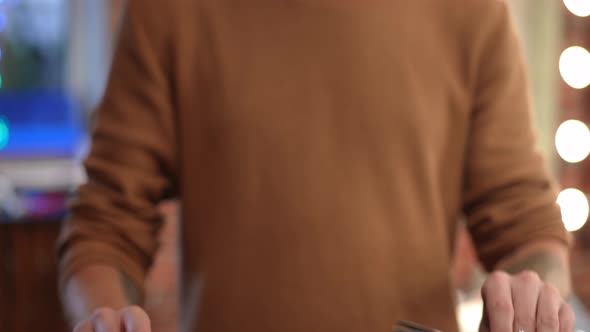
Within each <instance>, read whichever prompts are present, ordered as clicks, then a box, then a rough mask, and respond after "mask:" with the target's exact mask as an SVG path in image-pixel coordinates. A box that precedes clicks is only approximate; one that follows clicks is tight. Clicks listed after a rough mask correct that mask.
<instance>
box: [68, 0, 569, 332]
mask: <svg viewBox="0 0 590 332" xmlns="http://www.w3.org/2000/svg"><path fill="white" fill-rule="evenodd" d="M509 16H510V14H509V12H508V9H507V5H506V4H505V3H504V2H503V1H499V0H444V1H443V0H421V1H409V0H388V1H385V0H369V1H347V0H345V1H336V0H275V1H270V0H250V1H237V0H169V1H165V2H164V1H156V0H132V1H131V4H130V8H129V9H128V13H127V17H126V19H125V23H124V27H123V31H122V35H121V37H120V43H119V47H118V51H117V53H116V56H115V60H114V65H113V69H112V74H111V79H110V83H109V86H108V89H107V92H106V96H105V98H104V101H103V103H102V105H101V107H100V110H99V111H98V114H97V118H96V128H95V131H94V135H93V146H92V150H91V152H90V155H89V157H88V160H87V161H86V167H87V171H88V175H89V181H88V183H87V184H85V185H84V186H82V187H81V188H80V190H79V198H78V199H77V201H76V202H75V204H74V205H73V207H72V210H71V212H72V214H71V217H70V218H69V220H68V221H67V222H66V224H65V225H64V229H63V234H62V237H61V241H60V250H59V252H60V257H61V272H62V279H63V280H65V279H67V278H68V276H70V275H71V274H72V273H74V272H75V271H77V270H78V269H80V268H81V267H83V266H85V265H87V264H92V263H106V264H110V265H112V266H114V267H117V268H118V269H120V270H121V271H124V272H125V273H127V274H128V275H130V276H131V277H132V278H133V279H134V280H135V281H136V282H137V283H138V285H142V282H143V279H144V275H145V272H146V270H147V269H148V268H149V266H150V262H151V259H152V256H153V255H154V252H155V251H156V250H157V249H158V245H157V240H156V239H157V232H158V229H159V227H160V225H161V220H160V217H159V215H158V213H157V210H156V203H158V202H159V201H160V200H161V199H162V198H163V197H165V195H168V194H174V195H178V196H179V197H181V199H182V202H183V209H182V223H181V240H182V242H181V244H180V245H181V251H182V258H181V265H182V272H181V275H182V282H181V284H182V291H181V294H182V296H181V297H182V298H181V301H182V302H181V303H182V306H181V308H182V318H181V326H182V331H199V332H224V331H227V332H229V331H232V332H235V331H246V332H250V331H251V332H270V331H284V332H287V331H293V332H304V331H305V332H309V331H322V332H324V331H338V332H360V331H390V329H391V326H392V325H393V324H394V322H395V321H396V319H400V318H401V319H408V320H414V321H417V322H420V323H423V324H426V325H430V326H433V327H436V328H439V329H442V330H445V331H451V332H452V331H455V330H456V328H457V327H456V322H455V316H454V311H453V309H454V304H453V293H452V289H451V286H450V277H449V263H450V259H451V253H452V247H453V243H452V242H453V241H452V239H453V232H454V229H455V224H456V222H457V220H458V218H460V217H461V216H462V215H465V216H466V217H467V220H468V227H469V229H470V231H471V233H472V235H473V236H474V239H475V241H476V244H477V249H478V252H479V255H480V258H481V260H482V261H483V262H484V264H485V266H486V267H488V268H493V266H494V265H495V264H496V263H497V262H498V261H499V260H500V259H502V258H503V257H506V255H508V254H509V253H511V252H513V250H514V249H515V248H517V247H518V246H519V245H522V244H523V243H526V242H527V241H534V240H538V239H556V240H559V241H565V232H564V229H563V227H562V225H561V221H560V213H559V209H558V207H557V206H556V204H555V199H556V196H555V192H554V190H553V187H552V185H551V181H550V179H549V177H548V175H547V172H546V170H545V169H544V167H543V160H542V158H541V156H540V155H539V153H538V151H536V150H535V138H534V133H533V131H532V128H531V116H530V104H529V96H528V94H527V83H526V78H525V75H526V74H525V71H524V69H523V68H524V66H523V63H522V57H521V54H520V49H519V45H518V42H517V40H516V38H515V35H514V31H513V28H512V25H511V23H510V19H509Z"/></svg>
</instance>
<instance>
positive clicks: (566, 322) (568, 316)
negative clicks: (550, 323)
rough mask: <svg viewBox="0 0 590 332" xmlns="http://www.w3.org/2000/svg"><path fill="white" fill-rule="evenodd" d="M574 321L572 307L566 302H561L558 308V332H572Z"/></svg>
mask: <svg viewBox="0 0 590 332" xmlns="http://www.w3.org/2000/svg"><path fill="white" fill-rule="evenodd" d="M575 320H576V318H575V316H574V310H573V309H572V306H571V305H569V303H567V302H563V303H562V304H561V307H560V308H559V332H572V331H573V330H574V323H575Z"/></svg>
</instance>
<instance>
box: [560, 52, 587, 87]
mask: <svg viewBox="0 0 590 332" xmlns="http://www.w3.org/2000/svg"><path fill="white" fill-rule="evenodd" d="M559 72H560V74H561V77H562V78H563V80H564V81H565V82H566V83H567V84H568V85H569V86H571V87H572V88H574V89H583V88H585V87H587V86H588V85H589V84H590V53H588V51H587V50H586V49H585V48H583V47H580V46H572V47H569V48H567V49H566V50H565V51H563V53H561V56H560V57H559Z"/></svg>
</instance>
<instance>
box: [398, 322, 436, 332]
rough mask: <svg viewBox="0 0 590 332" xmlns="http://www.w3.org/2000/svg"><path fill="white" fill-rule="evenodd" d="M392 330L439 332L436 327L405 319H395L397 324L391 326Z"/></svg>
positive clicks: (399, 331) (401, 331)
mask: <svg viewBox="0 0 590 332" xmlns="http://www.w3.org/2000/svg"><path fill="white" fill-rule="evenodd" d="M393 332H441V331H440V330H437V329H432V328H429V327H425V326H422V325H419V324H416V323H414V322H409V321H405V320H399V321H397V324H396V325H395V326H394V327H393Z"/></svg>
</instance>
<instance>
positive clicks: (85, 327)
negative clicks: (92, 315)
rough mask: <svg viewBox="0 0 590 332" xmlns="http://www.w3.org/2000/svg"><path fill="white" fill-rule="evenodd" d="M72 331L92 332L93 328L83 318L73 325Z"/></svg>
mask: <svg viewBox="0 0 590 332" xmlns="http://www.w3.org/2000/svg"><path fill="white" fill-rule="evenodd" d="M73 332H94V329H93V328H92V323H91V322H90V321H89V320H83V321H81V322H80V323H78V324H77V325H76V327H74V330H73Z"/></svg>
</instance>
